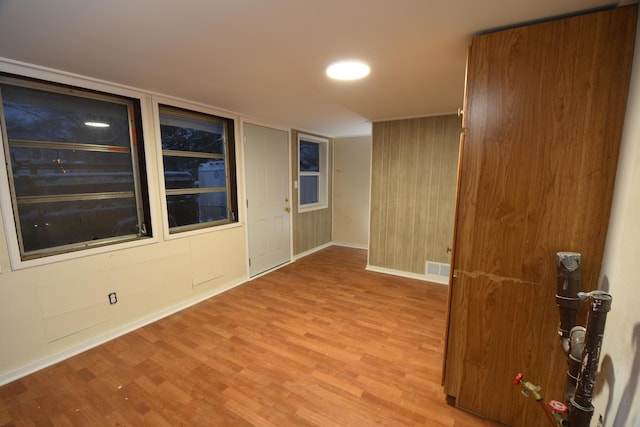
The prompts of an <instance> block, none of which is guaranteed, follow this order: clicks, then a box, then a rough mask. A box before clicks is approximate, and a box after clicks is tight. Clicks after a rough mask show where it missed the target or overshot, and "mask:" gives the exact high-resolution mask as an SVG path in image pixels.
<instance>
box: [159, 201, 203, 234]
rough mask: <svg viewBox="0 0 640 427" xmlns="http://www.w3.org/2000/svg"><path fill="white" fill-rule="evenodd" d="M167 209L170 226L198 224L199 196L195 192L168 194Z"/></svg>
mask: <svg viewBox="0 0 640 427" xmlns="http://www.w3.org/2000/svg"><path fill="white" fill-rule="evenodd" d="M167 211H168V215H169V227H179V226H182V225H190V224H198V223H199V222H200V218H199V213H198V196H197V195H195V194H180V195H177V196H167Z"/></svg>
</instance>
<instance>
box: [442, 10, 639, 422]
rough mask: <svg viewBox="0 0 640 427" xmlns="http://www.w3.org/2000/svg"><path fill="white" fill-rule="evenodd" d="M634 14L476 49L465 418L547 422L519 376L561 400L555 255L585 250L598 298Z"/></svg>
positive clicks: (457, 382) (465, 176)
mask: <svg viewBox="0 0 640 427" xmlns="http://www.w3.org/2000/svg"><path fill="white" fill-rule="evenodd" d="M636 10H637V8H636V7H635V6H634V7H628V8H621V9H616V10H611V11H605V12H599V13H594V14H589V15H583V16H578V17H572V18H568V19H563V20H557V21H553V22H547V23H542V24H537V25H532V26H527V27H521V28H516V29H512V30H507V31H503V32H499V33H493V34H487V35H482V36H478V37H476V38H474V39H473V42H472V49H471V50H470V58H469V63H468V72H467V73H468V74H467V79H468V80H467V82H468V87H467V92H466V111H465V124H466V129H465V133H466V137H465V143H464V149H463V152H462V153H461V157H460V183H459V194H458V215H457V220H456V233H455V236H456V238H455V244H454V248H455V255H454V264H453V273H454V274H455V276H457V277H456V278H455V279H454V280H453V283H452V285H451V290H450V293H451V295H450V304H451V307H450V313H449V330H448V340H447V355H446V361H445V367H446V370H445V378H444V383H445V391H446V392H447V394H450V395H452V396H455V397H456V398H457V405H458V406H459V407H462V408H465V409H468V410H470V411H472V412H476V413H479V414H482V415H485V416H488V417H490V418H493V419H496V420H499V421H501V422H504V423H507V424H509V425H514V426H527V425H538V424H537V421H536V420H538V417H539V415H543V414H542V412H541V411H540V409H539V408H538V407H537V405H536V404H535V402H533V401H532V400H527V399H525V398H524V397H523V396H522V395H520V393H519V390H518V389H517V388H516V387H514V386H513V385H512V383H511V381H512V380H513V377H515V375H516V373H517V372H519V371H521V370H522V371H524V372H525V375H526V378H528V379H529V380H530V381H532V382H535V383H537V384H540V385H541V386H542V387H543V396H545V397H547V398H549V399H551V398H555V399H562V398H563V395H564V387H565V375H564V372H565V371H566V361H565V358H564V355H563V354H562V351H561V349H560V345H559V342H558V338H557V334H556V330H557V325H558V313H557V308H556V305H555V300H554V296H555V292H556V267H555V254H556V252H558V251H565V250H570V251H576V252H580V253H582V254H583V263H582V272H583V276H582V284H583V289H585V290H591V289H595V288H596V287H597V282H598V275H599V270H600V263H601V260H602V255H603V250H604V243H605V237H606V232H607V227H608V219H609V211H610V206H611V200H612V193H613V185H614V180H615V170H616V166H617V158H618V150H619V141H620V138H621V134H622V126H623V118H624V112H625V106H626V94H627V90H628V82H629V71H630V65H631V58H632V52H633V41H634V29H635V23H636ZM537 412H540V414H538V413H537ZM541 420H542V419H541ZM541 422H542V421H541Z"/></svg>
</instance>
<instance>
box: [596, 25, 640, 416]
mask: <svg viewBox="0 0 640 427" xmlns="http://www.w3.org/2000/svg"><path fill="white" fill-rule="evenodd" d="M635 49H636V50H635V56H634V61H633V70H632V75H631V88H630V91H629V99H628V101H627V114H626V120H625V130H624V135H623V138H622V147H621V152H620V162H619V165H618V174H617V177H616V188H615V193H614V201H613V207H612V212H611V220H610V225H609V232H608V234H607V244H606V248H605V255H604V260H603V268H602V273H601V281H600V287H601V288H602V289H604V290H607V291H608V292H610V293H611V294H612V297H613V301H612V307H611V312H610V313H609V315H608V317H607V324H606V329H605V334H604V341H603V348H602V352H601V355H600V365H601V366H600V372H599V374H598V379H597V382H596V394H595V399H594V406H595V408H596V409H595V413H594V416H593V419H592V426H596V425H597V423H598V419H599V416H600V414H602V415H603V416H604V421H605V422H604V425H605V426H614V427H640V390H638V382H639V381H640V271H639V270H638V265H639V263H640V149H639V145H640V32H638V34H637V38H636V47H635ZM603 108H606V106H603Z"/></svg>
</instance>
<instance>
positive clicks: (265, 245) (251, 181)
mask: <svg viewBox="0 0 640 427" xmlns="http://www.w3.org/2000/svg"><path fill="white" fill-rule="evenodd" d="M243 130H244V158H245V176H246V179H247V183H246V185H247V235H248V244H249V275H250V276H255V275H256V274H260V273H263V272H265V271H267V270H270V269H272V268H274V267H277V266H279V265H281V264H284V263H286V262H288V261H289V260H290V259H291V238H290V225H289V224H290V215H291V213H290V212H291V203H290V202H289V134H288V132H286V131H283V130H279V129H272V128H269V127H265V126H259V125H254V124H251V123H245V124H244V126H243Z"/></svg>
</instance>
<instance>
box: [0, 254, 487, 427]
mask: <svg viewBox="0 0 640 427" xmlns="http://www.w3.org/2000/svg"><path fill="white" fill-rule="evenodd" d="M365 264H366V252H365V251H364V250H358V249H349V248H341V247H331V248H328V249H325V250H323V251H320V252H317V253H315V254H313V255H310V256H308V257H305V258H304V259H301V260H299V261H297V262H295V263H292V264H291V265H288V266H286V267H284V268H281V269H279V270H276V271H274V272H271V273H269V274H268V275H265V276H263V277H260V278H258V279H255V280H253V281H251V282H248V283H246V284H244V285H242V286H239V287H237V288H235V289H233V290H231V291H228V292H226V293H224V294H222V295H218V296H216V297H214V298H211V299H209V300H207V301H205V302H202V303H200V304H198V305H196V306H194V307H192V308H189V309H186V310H184V311H182V312H180V313H177V314H175V315H172V316H170V317H168V318H165V319H163V320H160V321H157V322H155V323H153V324H151V325H149V326H147V327H144V328H141V329H139V330H136V331H134V332H132V333H130V334H127V335H125V336H122V337H120V338H117V339H115V340H113V341H111V342H108V343H106V344H104V345H101V346H99V347H96V348H94V349H92V350H89V351H87V352H85V353H82V354H80V355H78V356H76V357H73V358H71V359H68V360H66V361H64V362H61V363H59V364H57V365H55V366H52V367H50V368H47V369H44V370H42V371H39V372H37V373H35V374H32V375H29V376H27V377H25V378H22V379H20V380H18V381H15V382H13V383H10V384H7V385H5V386H4V387H1V388H0V426H32V425H35V426H141V425H146V426H248V425H255V426H357V427H359V426H371V425H384V426H418V425H423V426H457V427H471V426H494V425H495V424H493V423H490V422H488V421H483V420H481V419H479V418H476V417H474V416H473V415H470V414H467V413H465V412H462V411H459V410H456V409H455V408H453V407H451V406H449V405H447V404H446V402H445V396H444V393H443V390H442V387H441V385H440V380H441V366H442V351H443V336H444V328H445V304H446V298H447V290H446V287H445V286H442V285H431V284H428V283H425V282H421V281H416V280H411V279H403V278H397V277H394V276H389V275H383V274H378V273H372V272H367V271H365V270H364V267H365Z"/></svg>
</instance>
